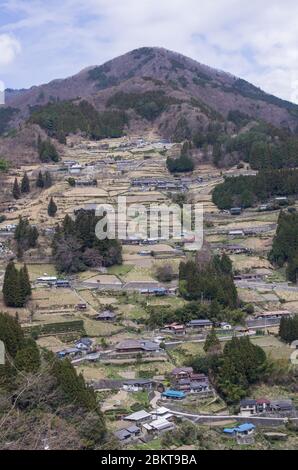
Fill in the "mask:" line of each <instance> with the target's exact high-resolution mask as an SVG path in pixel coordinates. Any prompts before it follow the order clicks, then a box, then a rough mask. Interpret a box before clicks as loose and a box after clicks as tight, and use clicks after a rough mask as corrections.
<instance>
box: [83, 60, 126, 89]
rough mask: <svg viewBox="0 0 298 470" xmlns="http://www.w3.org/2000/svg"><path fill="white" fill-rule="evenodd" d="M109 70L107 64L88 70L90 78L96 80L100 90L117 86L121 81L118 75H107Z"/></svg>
mask: <svg viewBox="0 0 298 470" xmlns="http://www.w3.org/2000/svg"><path fill="white" fill-rule="evenodd" d="M107 72H109V70H108V68H107V66H106V65H102V66H100V67H95V68H93V69H91V70H89V72H88V76H89V79H90V80H93V81H95V82H96V87H97V88H98V89H99V90H103V89H104V88H109V87H111V86H115V85H117V84H118V83H119V78H118V77H115V76H113V75H107Z"/></svg>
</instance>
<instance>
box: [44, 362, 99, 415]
mask: <svg viewBox="0 0 298 470" xmlns="http://www.w3.org/2000/svg"><path fill="white" fill-rule="evenodd" d="M53 375H54V377H55V378H56V379H57V381H58V385H59V387H60V388H61V389H62V391H63V393H64V394H65V396H66V398H67V400H68V401H69V402H70V403H74V404H76V405H77V406H79V407H80V406H81V407H82V408H86V409H87V410H90V411H94V410H96V409H97V404H96V397H95V393H94V390H93V389H91V388H88V387H87V386H86V384H85V381H84V378H83V376H82V375H78V374H77V372H76V370H75V368H74V366H73V365H72V364H71V362H70V361H69V360H68V359H64V360H56V361H55V363H54V366H53Z"/></svg>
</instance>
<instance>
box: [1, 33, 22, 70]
mask: <svg viewBox="0 0 298 470" xmlns="http://www.w3.org/2000/svg"><path fill="white" fill-rule="evenodd" d="M20 50H21V45H20V43H19V41H18V40H17V39H15V38H14V37H12V36H10V35H9V34H0V66H5V65H8V64H10V63H12V62H13V61H14V59H15V58H16V56H17V54H18V53H19V52H20Z"/></svg>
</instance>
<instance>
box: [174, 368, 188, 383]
mask: <svg viewBox="0 0 298 470" xmlns="http://www.w3.org/2000/svg"><path fill="white" fill-rule="evenodd" d="M191 374H193V368H192V367H175V369H173V370H172V372H171V377H172V378H173V379H175V381H177V380H179V379H189V378H190V376H191Z"/></svg>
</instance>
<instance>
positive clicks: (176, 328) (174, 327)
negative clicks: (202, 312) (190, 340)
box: [160, 323, 186, 335]
mask: <svg viewBox="0 0 298 470" xmlns="http://www.w3.org/2000/svg"><path fill="white" fill-rule="evenodd" d="M160 331H161V332H165V333H172V334H175V335H185V333H186V328H185V325H181V324H179V323H171V324H170V325H165V326H164V327H163V328H161V330H160Z"/></svg>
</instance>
